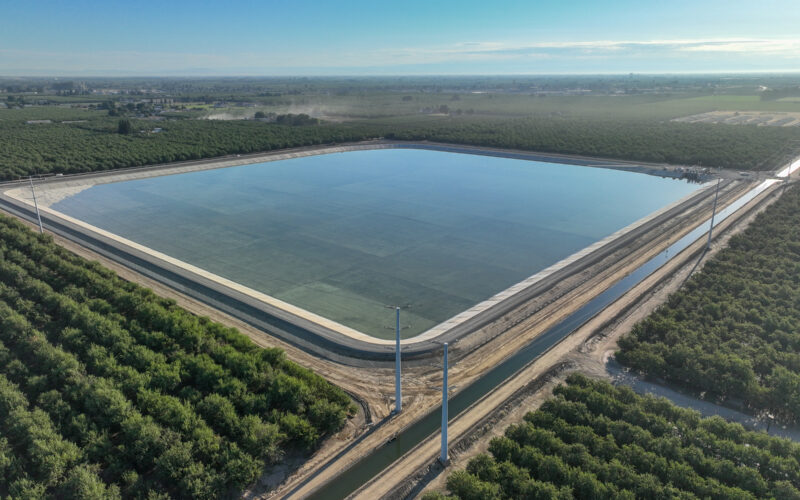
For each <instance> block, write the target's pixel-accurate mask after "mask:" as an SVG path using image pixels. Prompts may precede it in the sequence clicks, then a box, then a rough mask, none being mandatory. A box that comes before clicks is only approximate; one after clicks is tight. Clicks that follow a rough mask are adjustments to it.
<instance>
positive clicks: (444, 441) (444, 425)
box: [439, 342, 448, 465]
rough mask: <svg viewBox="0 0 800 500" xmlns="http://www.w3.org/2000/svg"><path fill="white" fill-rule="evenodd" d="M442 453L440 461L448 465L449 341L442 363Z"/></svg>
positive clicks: (445, 346)
mask: <svg viewBox="0 0 800 500" xmlns="http://www.w3.org/2000/svg"><path fill="white" fill-rule="evenodd" d="M442 372H443V374H444V375H443V379H442V454H441V455H440V456H439V461H440V462H442V465H447V460H448V456H447V342H445V343H444V364H443V365H442Z"/></svg>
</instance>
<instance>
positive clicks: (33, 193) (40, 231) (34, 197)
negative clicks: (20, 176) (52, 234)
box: [28, 175, 44, 234]
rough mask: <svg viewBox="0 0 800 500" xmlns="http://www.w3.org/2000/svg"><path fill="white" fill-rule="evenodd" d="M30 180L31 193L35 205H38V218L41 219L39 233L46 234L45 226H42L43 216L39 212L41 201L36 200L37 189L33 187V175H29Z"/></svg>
mask: <svg viewBox="0 0 800 500" xmlns="http://www.w3.org/2000/svg"><path fill="white" fill-rule="evenodd" d="M28 180H29V181H30V183H31V194H32V195H33V206H34V207H36V219H37V220H38V221H39V234H44V228H43V227H42V216H41V214H39V203H37V202H36V191H35V190H34V189H33V177H32V176H30V175H29V176H28Z"/></svg>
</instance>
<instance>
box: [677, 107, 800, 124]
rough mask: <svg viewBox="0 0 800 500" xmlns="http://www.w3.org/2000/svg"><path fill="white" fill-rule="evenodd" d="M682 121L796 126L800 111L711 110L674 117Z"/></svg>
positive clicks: (798, 122)
mask: <svg viewBox="0 0 800 500" xmlns="http://www.w3.org/2000/svg"><path fill="white" fill-rule="evenodd" d="M673 121H676V122H683V123H722V124H726V125H758V126H769V127H798V126H800V112H797V113H787V112H785V111H781V112H776V111H711V112H708V113H701V114H699V115H691V116H684V117H681V118H675V119H674V120H673Z"/></svg>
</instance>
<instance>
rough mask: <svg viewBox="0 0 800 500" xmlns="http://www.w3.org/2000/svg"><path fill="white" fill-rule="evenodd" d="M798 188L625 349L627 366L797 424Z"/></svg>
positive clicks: (626, 340) (642, 326)
mask: <svg viewBox="0 0 800 500" xmlns="http://www.w3.org/2000/svg"><path fill="white" fill-rule="evenodd" d="M798 332H800V187H796V186H795V187H792V188H789V189H788V190H787V191H786V192H785V193H784V194H783V195H782V196H781V198H780V199H779V200H778V201H777V202H775V203H774V204H773V205H771V206H770V207H769V208H768V209H767V210H765V211H764V212H763V213H762V214H760V215H759V216H758V218H757V219H756V220H755V222H753V224H752V225H750V226H749V227H748V228H747V230H746V231H744V232H743V233H742V234H740V235H737V236H734V237H733V238H732V239H731V240H730V243H729V246H728V248H725V249H723V250H721V251H720V252H719V254H717V255H716V256H715V257H714V258H713V259H712V260H710V261H709V262H708V263H706V265H705V267H704V268H703V270H702V271H701V272H699V273H698V274H696V275H694V276H693V277H692V278H691V279H690V280H689V281H688V282H687V283H686V284H685V285H684V287H683V288H682V289H681V290H680V291H678V292H676V293H674V294H673V295H672V296H670V298H669V300H668V301H667V303H666V304H664V305H663V306H662V307H660V308H659V309H658V310H656V311H655V312H654V313H653V314H652V315H651V316H650V317H648V318H647V319H645V320H644V321H642V322H641V323H639V324H637V325H636V326H635V327H634V328H633V330H632V331H631V332H630V334H628V335H626V336H624V337H623V338H622V339H621V340H620V342H619V352H618V353H617V355H616V357H617V360H618V361H620V362H621V363H622V364H624V365H626V366H629V367H631V368H633V369H634V370H637V371H639V372H641V373H643V374H645V375H647V376H649V377H654V378H658V379H663V380H666V381H668V382H670V383H672V384H676V385H678V386H680V387H684V388H687V389H689V390H691V391H692V392H695V393H697V394H701V395H703V396H704V397H705V398H708V399H718V400H730V402H731V403H733V404H736V405H743V406H744V407H745V408H747V409H748V410H749V411H750V412H752V413H755V414H757V415H761V414H771V415H773V416H775V417H776V418H777V419H779V420H780V421H784V422H797V421H798V419H799V418H800V344H798V335H797V333H798Z"/></svg>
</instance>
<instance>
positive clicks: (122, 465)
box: [0, 217, 353, 498]
mask: <svg viewBox="0 0 800 500" xmlns="http://www.w3.org/2000/svg"><path fill="white" fill-rule="evenodd" d="M0 392H2V395H0V407H2V411H0V415H2V417H1V418H4V419H6V421H5V422H3V423H2V425H0V469H2V470H4V471H5V472H6V473H4V474H0V496H3V495H6V494H11V495H13V496H17V495H21V494H22V493H20V492H32V493H30V495H32V496H34V497H36V496H38V493H37V492H39V493H41V492H44V493H46V494H48V495H55V496H59V497H70V496H76V495H77V496H80V491H79V489H78V486H80V487H85V488H92V489H94V490H96V491H98V492H102V494H100V495H98V496H97V497H98V498H101V497H103V496H106V495H107V496H109V497H113V496H120V495H121V496H123V497H139V496H145V495H146V494H150V495H153V494H154V493H153V492H155V493H159V492H160V493H161V494H163V495H166V496H176V497H184V498H218V497H220V496H226V495H229V494H233V495H235V494H236V492H238V491H241V489H242V488H243V487H245V486H246V485H248V484H249V483H251V482H252V481H254V480H255V479H256V478H257V477H258V475H259V474H261V473H262V471H263V470H264V467H265V466H268V465H271V464H274V463H276V462H278V461H280V460H281V458H282V456H283V455H284V454H285V453H286V452H287V451H291V450H296V451H308V450H310V449H312V448H313V447H314V446H315V445H316V444H317V443H318V442H319V440H320V439H321V438H322V437H323V436H325V435H329V434H330V433H332V432H335V431H337V430H338V429H339V428H341V426H342V425H343V423H344V421H345V419H346V417H347V414H348V413H349V412H351V411H352V410H353V407H352V404H351V402H350V400H349V398H348V397H347V396H346V395H345V394H344V393H343V392H342V391H341V390H340V389H338V388H336V387H334V386H332V385H330V384H329V383H327V382H326V381H325V380H323V379H322V378H320V377H319V376H317V375H315V374H314V373H312V372H310V371H308V370H306V369H304V368H301V367H300V366H298V365H296V364H294V363H292V362H290V361H288V360H287V359H286V358H285V357H284V355H283V353H282V352H281V351H280V350H277V349H259V348H257V347H255V346H254V345H253V344H252V343H251V342H250V341H249V340H248V339H247V338H246V337H244V336H243V335H241V334H240V333H238V332H237V331H235V330H233V329H230V328H226V327H224V326H222V325H220V324H217V323H213V322H211V321H209V320H208V319H205V318H198V317H195V316H193V315H191V314H189V313H188V312H186V311H185V310H183V309H181V308H179V307H177V306H176V305H175V303H174V302H172V301H169V300H166V299H161V298H159V297H157V296H156V295H154V294H153V293H152V292H150V291H149V290H146V289H143V288H141V287H138V286H136V285H134V284H132V283H128V282H125V281H122V280H121V279H119V278H118V277H116V275H114V274H113V273H112V272H110V271H108V270H106V269H104V268H102V267H101V266H100V265H98V264H96V263H90V262H88V261H85V260H83V259H81V258H79V257H77V256H75V255H73V254H70V253H69V252H67V251H65V250H63V249H62V248H60V247H58V246H57V245H55V244H53V243H52V241H51V240H50V238H49V237H47V236H40V235H37V234H35V233H33V232H31V231H29V230H28V229H26V228H24V227H23V226H22V225H21V224H19V223H16V222H14V221H12V220H10V219H8V218H6V217H0ZM12 410H13V412H12ZM31 443H34V446H32V445H31ZM4 457H6V458H5V459H4ZM104 488H105V489H104Z"/></svg>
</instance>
